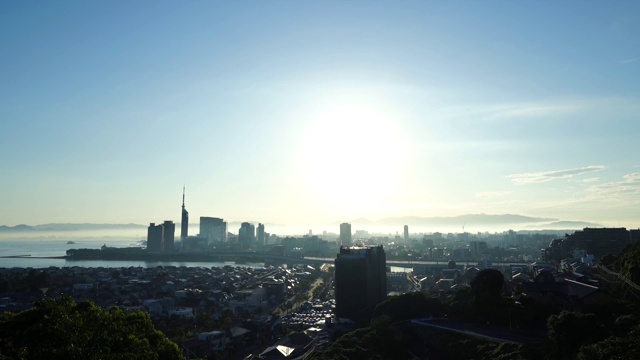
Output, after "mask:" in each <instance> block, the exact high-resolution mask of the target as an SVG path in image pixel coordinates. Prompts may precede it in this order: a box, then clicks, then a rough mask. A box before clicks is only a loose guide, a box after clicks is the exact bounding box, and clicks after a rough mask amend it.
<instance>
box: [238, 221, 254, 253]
mask: <svg viewBox="0 0 640 360" xmlns="http://www.w3.org/2000/svg"><path fill="white" fill-rule="evenodd" d="M255 242H256V227H255V226H254V225H253V224H251V223H248V222H243V223H242V224H240V230H238V245H239V247H240V250H248V249H249V248H250V247H252V246H253V245H254V244H255Z"/></svg>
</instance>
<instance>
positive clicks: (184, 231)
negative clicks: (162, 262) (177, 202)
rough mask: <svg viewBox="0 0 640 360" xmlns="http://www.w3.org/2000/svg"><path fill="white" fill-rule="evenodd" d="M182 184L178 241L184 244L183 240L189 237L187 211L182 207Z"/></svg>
mask: <svg viewBox="0 0 640 360" xmlns="http://www.w3.org/2000/svg"><path fill="white" fill-rule="evenodd" d="M184 190H185V189H184V186H183V187H182V220H181V221H180V241H182V246H184V241H185V240H187V238H188V237H189V212H188V211H187V209H186V208H185V207H184Z"/></svg>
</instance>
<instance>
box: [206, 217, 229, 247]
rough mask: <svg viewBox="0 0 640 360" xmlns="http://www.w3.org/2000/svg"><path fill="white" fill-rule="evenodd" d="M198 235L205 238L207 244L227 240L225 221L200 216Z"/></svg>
mask: <svg viewBox="0 0 640 360" xmlns="http://www.w3.org/2000/svg"><path fill="white" fill-rule="evenodd" d="M200 236H201V237H204V238H206V239H207V244H208V245H211V244H213V243H226V242H227V223H226V222H225V221H224V220H222V219H220V218H214V217H205V216H201V217H200Z"/></svg>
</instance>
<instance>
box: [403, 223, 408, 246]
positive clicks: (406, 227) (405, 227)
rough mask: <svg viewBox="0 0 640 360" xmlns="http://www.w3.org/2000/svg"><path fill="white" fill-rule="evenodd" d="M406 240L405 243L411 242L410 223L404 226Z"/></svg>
mask: <svg viewBox="0 0 640 360" xmlns="http://www.w3.org/2000/svg"><path fill="white" fill-rule="evenodd" d="M404 242H405V244H406V243H408V242H409V225H405V226H404Z"/></svg>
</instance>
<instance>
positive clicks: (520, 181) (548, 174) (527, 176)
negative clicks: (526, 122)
mask: <svg viewBox="0 0 640 360" xmlns="http://www.w3.org/2000/svg"><path fill="white" fill-rule="evenodd" d="M604 168H605V167H604V166H602V165H592V166H586V167H581V168H575V169H565V170H554V171H541V172H532V173H521V174H512V175H507V178H508V179H510V180H511V181H512V182H513V183H514V184H516V185H527V184H536V183H543V182H547V181H551V180H557V179H568V178H572V177H574V176H576V175H580V174H584V173H589V172H593V171H600V170H603V169H604Z"/></svg>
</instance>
